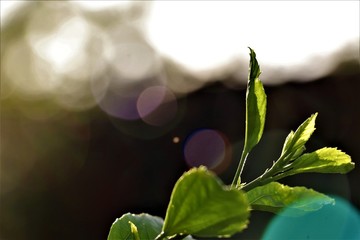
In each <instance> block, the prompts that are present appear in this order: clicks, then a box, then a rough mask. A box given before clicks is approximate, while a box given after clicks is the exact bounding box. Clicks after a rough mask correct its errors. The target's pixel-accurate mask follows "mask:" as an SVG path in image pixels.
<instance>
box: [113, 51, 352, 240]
mask: <svg viewBox="0 0 360 240" xmlns="http://www.w3.org/2000/svg"><path fill="white" fill-rule="evenodd" d="M259 76H260V67H259V64H258V62H257V60H256V55H255V52H254V51H253V50H252V49H251V48H250V72H249V80H248V87H247V92H246V121H245V125H246V128H245V129H246V131H245V143H244V148H243V152H242V156H241V158H240V161H239V166H238V169H237V171H236V174H235V177H234V180H233V183H232V184H231V185H230V186H228V185H225V184H224V183H222V182H221V180H220V179H219V178H218V177H217V176H215V175H214V174H213V173H212V172H210V171H208V170H207V169H206V168H205V167H203V166H201V167H199V168H193V169H191V170H190V171H188V172H186V173H184V174H183V175H182V176H181V177H180V178H179V180H178V181H177V182H176V184H175V187H174V189H173V192H172V195H171V198H170V203H169V205H168V208H167V212H166V216H165V220H163V219H162V218H160V217H155V216H151V215H148V214H140V215H134V214H130V213H128V214H125V215H123V216H122V217H121V218H118V219H117V220H116V221H115V222H114V223H113V225H112V226H111V229H110V233H109V236H108V239H109V240H118V239H134V240H139V239H158V240H160V239H193V238H192V236H195V237H229V236H231V235H233V234H235V233H238V232H241V231H242V230H243V229H245V228H246V227H247V225H248V223H249V217H250V211H252V210H259V211H268V212H273V213H281V210H282V209H284V208H287V209H291V211H289V210H287V211H286V213H287V214H290V215H292V216H298V215H302V214H304V213H306V212H310V211H316V210H318V209H320V208H321V207H322V206H323V205H326V204H333V203H334V200H333V199H332V198H330V197H328V196H326V195H324V194H322V193H319V192H316V191H314V190H312V189H308V188H306V187H289V186H285V185H283V184H281V183H279V182H277V181H278V180H279V179H281V178H284V177H287V176H290V175H294V174H298V173H305V172H317V173H347V172H349V171H350V170H352V169H353V168H354V163H353V162H351V158H350V156H349V155H347V154H345V153H344V152H342V151H340V150H338V149H336V148H326V147H325V148H322V149H319V150H316V151H314V152H311V153H304V151H305V143H306V142H307V141H308V140H309V138H310V136H311V135H312V133H313V132H314V130H315V119H316V117H317V113H315V114H313V115H312V116H310V117H309V118H308V119H307V120H305V121H304V122H303V123H302V124H301V125H300V126H299V127H298V129H297V130H296V131H295V132H293V131H291V132H290V133H289V135H288V136H287V138H286V140H285V143H284V146H283V149H282V152H281V154H280V157H279V159H278V160H276V161H274V163H273V165H272V166H271V167H270V168H268V169H267V170H265V172H264V173H263V174H262V175H261V176H259V177H258V178H256V179H254V180H253V181H251V182H250V183H242V182H241V173H242V170H243V168H244V165H245V162H246V158H247V156H248V155H249V153H250V151H251V150H252V149H253V147H254V146H255V145H256V144H257V143H258V142H259V141H260V139H261V137H262V133H263V130H264V125H265V115H266V95H265V91H264V87H263V85H262V83H261V81H260V79H259Z"/></svg>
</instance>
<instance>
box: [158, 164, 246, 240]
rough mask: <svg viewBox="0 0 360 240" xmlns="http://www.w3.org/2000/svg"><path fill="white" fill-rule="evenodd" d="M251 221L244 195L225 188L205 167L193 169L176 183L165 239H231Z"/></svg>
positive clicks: (166, 218)
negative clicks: (183, 235)
mask: <svg viewBox="0 0 360 240" xmlns="http://www.w3.org/2000/svg"><path fill="white" fill-rule="evenodd" d="M248 218H249V204H248V201H247V198H246V194H245V193H244V192H242V191H239V190H236V189H230V188H228V187H227V186H225V185H223V184H222V183H221V181H220V180H219V179H218V178H217V177H216V176H215V175H213V174H212V173H211V172H209V171H208V170H207V169H206V168H205V167H200V168H193V169H191V170H190V171H188V172H186V173H184V175H183V176H181V178H180V179H179V180H178V181H177V183H176V184H175V187H174V189H173V192H172V194H171V199H170V203H169V206H168V209H167V212H166V217H165V222H164V226H163V233H162V236H164V237H165V236H174V235H179V234H185V235H186V234H191V235H193V236H199V237H220V236H231V235H233V234H235V233H237V232H240V231H242V230H243V229H244V228H245V227H246V226H247V224H248Z"/></svg>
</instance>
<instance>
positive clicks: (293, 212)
mask: <svg viewBox="0 0 360 240" xmlns="http://www.w3.org/2000/svg"><path fill="white" fill-rule="evenodd" d="M247 197H248V199H249V202H250V204H251V207H252V209H254V210H260V211H267V212H272V213H279V214H282V210H285V208H286V211H285V212H284V214H286V215H290V216H301V215H303V214H305V213H306V212H311V211H316V210H319V209H320V208H322V206H323V205H326V204H334V200H333V199H332V198H330V197H328V196H326V195H324V194H322V193H319V192H316V191H314V190H312V189H308V188H305V187H289V186H286V185H283V184H280V183H278V182H271V183H268V184H266V185H264V186H260V187H256V188H254V189H252V190H250V191H249V192H247Z"/></svg>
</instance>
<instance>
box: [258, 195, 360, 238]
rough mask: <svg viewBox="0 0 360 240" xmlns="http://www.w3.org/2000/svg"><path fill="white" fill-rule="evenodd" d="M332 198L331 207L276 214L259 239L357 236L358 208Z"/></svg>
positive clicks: (359, 219)
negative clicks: (296, 214) (291, 215)
mask: <svg viewBox="0 0 360 240" xmlns="http://www.w3.org/2000/svg"><path fill="white" fill-rule="evenodd" d="M334 198H335V201H336V203H335V205H334V206H325V207H323V208H322V209H321V210H319V211H316V212H311V213H308V214H306V215H304V216H302V217H285V216H281V215H278V216H276V217H275V218H274V219H273V220H272V222H271V223H270V224H269V226H268V228H267V229H266V231H265V234H264V236H263V238H262V239H265V240H268V239H354V240H355V239H360V214H359V211H358V210H356V209H355V208H354V207H353V206H352V205H351V204H350V203H349V202H348V201H346V200H344V199H342V198H339V197H334ZM284 211H291V207H289V208H288V209H285V210H284Z"/></svg>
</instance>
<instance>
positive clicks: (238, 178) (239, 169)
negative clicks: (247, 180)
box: [231, 149, 249, 188]
mask: <svg viewBox="0 0 360 240" xmlns="http://www.w3.org/2000/svg"><path fill="white" fill-rule="evenodd" d="M248 155H249V152H248V151H245V149H244V150H243V152H242V154H241V157H240V161H239V165H238V167H237V169H236V173H235V176H234V179H233V182H232V184H231V187H232V188H235V187H238V186H240V184H241V173H242V171H243V169H244V165H245V162H246V159H247V156H248Z"/></svg>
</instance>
